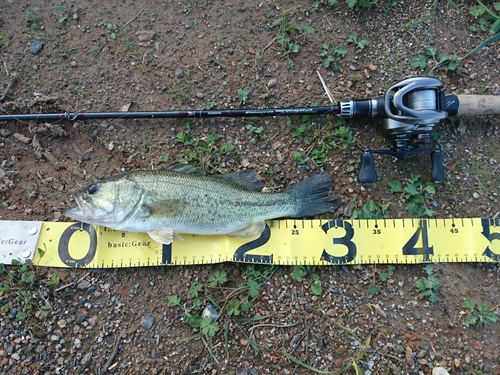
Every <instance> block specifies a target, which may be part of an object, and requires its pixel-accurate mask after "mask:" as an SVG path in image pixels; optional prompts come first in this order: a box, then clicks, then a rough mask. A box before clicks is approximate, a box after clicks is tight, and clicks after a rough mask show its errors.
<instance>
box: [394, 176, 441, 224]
mask: <svg viewBox="0 0 500 375" xmlns="http://www.w3.org/2000/svg"><path fill="white" fill-rule="evenodd" d="M405 185H406V186H403V185H402V184H401V182H400V181H391V182H389V189H390V190H391V192H393V193H399V194H401V197H402V198H403V199H404V200H405V201H406V206H405V208H406V211H407V212H408V213H409V214H410V215H413V216H428V217H433V216H434V214H435V212H434V211H433V210H431V209H429V208H427V206H426V205H425V200H426V199H428V198H430V197H431V196H432V195H434V194H435V193H436V187H437V186H438V183H436V182H433V181H431V182H429V183H427V184H425V183H424V182H423V181H422V178H421V176H420V175H418V174H413V173H412V174H411V175H410V177H409V178H408V179H406V184H405Z"/></svg>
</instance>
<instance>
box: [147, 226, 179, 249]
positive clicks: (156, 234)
mask: <svg viewBox="0 0 500 375" xmlns="http://www.w3.org/2000/svg"><path fill="white" fill-rule="evenodd" d="M148 234H149V237H151V238H152V239H153V240H155V241H156V242H159V243H163V244H165V245H170V244H171V243H172V241H173V240H174V237H175V233H174V230H173V229H172V228H165V229H157V230H150V231H149V232H148ZM176 239H177V238H176Z"/></svg>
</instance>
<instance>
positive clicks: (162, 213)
mask: <svg viewBox="0 0 500 375" xmlns="http://www.w3.org/2000/svg"><path fill="white" fill-rule="evenodd" d="M186 204H187V203H186V202H184V201H182V200H180V199H167V200H163V201H158V202H154V203H151V204H144V205H142V206H141V208H140V212H141V216H142V217H147V218H157V217H174V216H178V215H180V214H181V213H182V211H183V210H184V207H186Z"/></svg>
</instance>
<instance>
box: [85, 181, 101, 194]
mask: <svg viewBox="0 0 500 375" xmlns="http://www.w3.org/2000/svg"><path fill="white" fill-rule="evenodd" d="M98 190H99V185H98V184H92V185H90V186H89V188H88V190H87V193H89V194H90V195H92V194H95V193H97V191H98Z"/></svg>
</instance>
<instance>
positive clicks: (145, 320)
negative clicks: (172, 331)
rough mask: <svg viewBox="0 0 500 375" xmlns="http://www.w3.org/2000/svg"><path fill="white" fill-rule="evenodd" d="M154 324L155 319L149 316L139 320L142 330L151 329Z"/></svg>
mask: <svg viewBox="0 0 500 375" xmlns="http://www.w3.org/2000/svg"><path fill="white" fill-rule="evenodd" d="M154 323H155V318H154V316H151V315H147V316H145V317H144V318H142V320H141V326H143V327H144V329H151V327H153V324H154Z"/></svg>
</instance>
